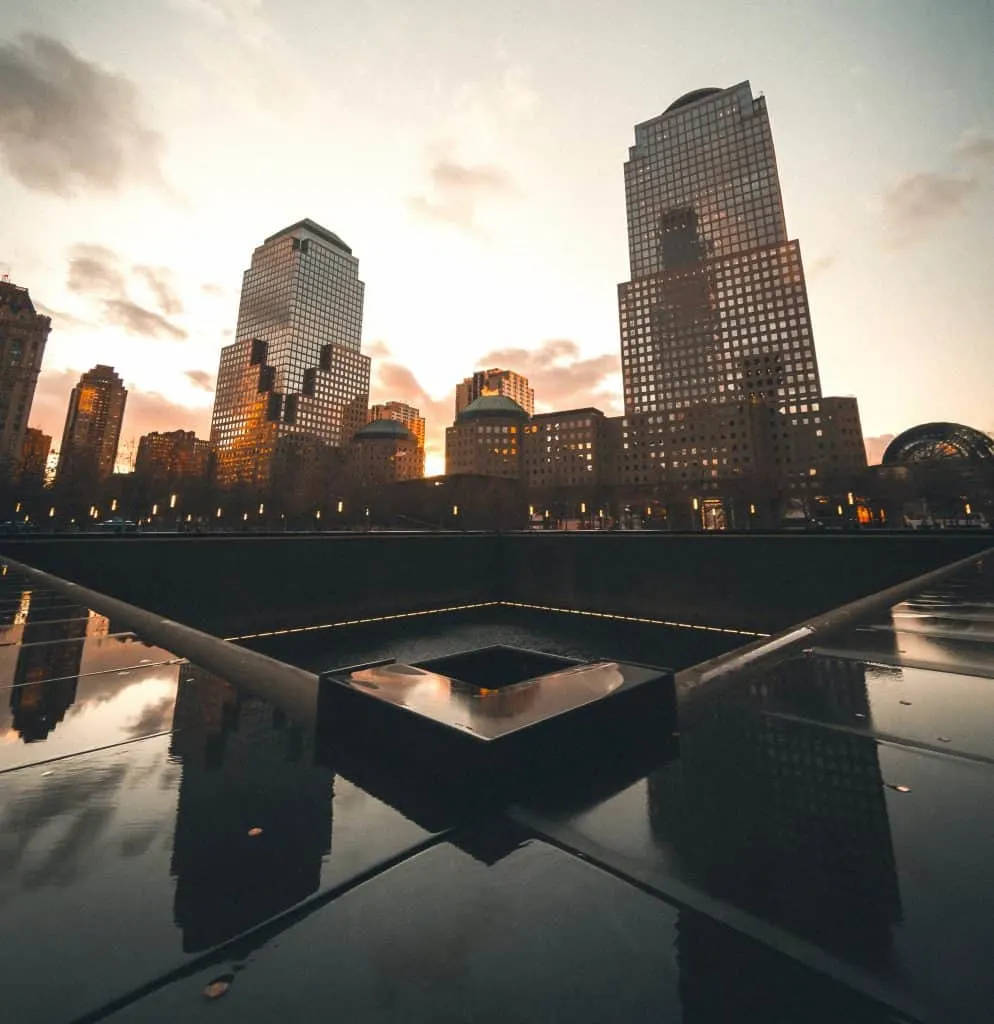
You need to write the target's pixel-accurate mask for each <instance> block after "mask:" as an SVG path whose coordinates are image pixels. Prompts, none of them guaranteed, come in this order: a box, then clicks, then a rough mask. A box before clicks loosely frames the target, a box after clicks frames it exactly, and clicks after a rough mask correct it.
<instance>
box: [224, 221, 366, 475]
mask: <svg viewBox="0 0 994 1024" xmlns="http://www.w3.org/2000/svg"><path fill="white" fill-rule="evenodd" d="M364 287H365V286H364V285H363V282H362V281H360V280H359V261H358V260H357V259H356V258H355V256H353V255H352V250H351V249H350V248H349V247H348V246H347V245H346V244H345V243H344V242H343V241H342V240H341V239H340V238H339V237H338V236H337V235H335V234H333V233H332V232H330V231H328V230H326V229H325V228H323V227H321V226H320V225H318V224H315V223H314V222H313V221H310V220H303V221H299V222H298V223H296V224H292V225H290V226H289V227H287V228H284V229H283V230H282V231H278V232H277V233H276V234H274V235H270V236H269V238H267V239H266V240H265V242H263V244H262V245H261V246H259V247H258V248H257V249H256V250H255V252H254V253H253V254H252V264H251V266H250V267H249V269H248V270H246V271H245V275H244V278H243V282H242V294H241V300H240V303H239V308H238V325H237V328H236V331H235V341H234V342H233V343H232V344H231V345H227V346H225V347H224V348H223V349H222V350H221V359H220V366H219V370H218V378H217V390H216V394H215V398H214V414H213V418H212V422H211V444H212V445H213V446H214V448H215V451H216V453H217V474H218V481H219V483H221V484H222V485H225V486H227V485H232V484H248V485H254V486H259V485H266V484H268V483H270V481H271V475H272V470H273V459H274V455H275V453H276V450H277V443H278V441H279V439H280V438H282V437H286V436H288V435H309V436H310V437H313V438H316V439H317V440H318V441H320V442H322V443H324V444H325V445H328V446H330V447H335V448H340V447H342V446H343V445H345V444H346V443H347V442H348V441H349V440H351V438H352V436H353V434H354V433H355V432H356V430H358V429H359V428H360V427H361V426H362V425H363V424H364V423H365V422H366V410H367V406H368V402H369V397H368V396H369V369H370V360H369V357H368V356H365V355H363V354H362V353H361V352H360V336H361V332H362V308H363V291H364Z"/></svg>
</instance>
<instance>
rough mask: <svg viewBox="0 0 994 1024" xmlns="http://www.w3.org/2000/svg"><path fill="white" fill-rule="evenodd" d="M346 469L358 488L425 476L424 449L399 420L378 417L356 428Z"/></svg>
mask: <svg viewBox="0 0 994 1024" xmlns="http://www.w3.org/2000/svg"><path fill="white" fill-rule="evenodd" d="M349 468H350V471H351V476H352V479H353V480H354V481H355V483H356V484H358V485H359V486H360V487H375V486H378V485H380V484H388V483H393V482H394V481H396V480H417V479H419V478H420V477H423V476H424V449H423V448H421V449H419V447H418V441H417V438H416V437H415V436H414V434H413V433H412V432H411V431H410V430H409V429H408V428H407V427H406V426H405V425H404V424H403V423H401V422H400V421H399V420H392V419H378V420H373V421H372V422H371V423H367V424H366V426H364V427H363V428H362V429H361V430H358V431H356V435H355V437H354V438H353V439H352V444H351V445H350V446H349Z"/></svg>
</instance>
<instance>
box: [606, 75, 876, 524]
mask: <svg viewBox="0 0 994 1024" xmlns="http://www.w3.org/2000/svg"><path fill="white" fill-rule="evenodd" d="M625 199H626V205H627V212H628V244H629V260H630V265H631V274H632V279H631V280H630V281H627V282H625V283H623V284H620V285H619V286H618V311H619V320H620V333H621V363H622V373H623V381H624V396H625V416H624V417H623V419H622V420H621V422H620V424H619V425H618V427H619V432H618V436H617V444H618V452H619V460H618V462H617V467H618V471H619V478H620V480H621V481H622V482H626V483H638V484H656V483H665V484H672V485H677V486H678V487H679V488H681V489H684V490H686V489H688V488H690V489H693V490H694V491H698V492H699V491H700V490H702V489H703V490H708V489H710V490H712V491H714V490H723V489H726V488H725V482H727V481H731V480H735V481H738V482H739V483H741V484H742V487H739V488H738V490H737V491H734V490H733V491H728V493H738V494H739V498H740V499H741V500H743V501H744V502H745V505H746V506H748V507H753V506H754V504H755V502H754V501H750V500H746V499H745V491H744V490H743V488H752V491H751V492H750V493H751V494H752V498H753V499H755V498H758V496H759V495H758V493H757V491H758V490H760V489H766V490H770V489H772V490H777V489H783V488H786V489H787V490H788V491H789V490H795V491H810V490H812V489H818V488H820V487H821V486H822V483H821V482H822V480H823V479H825V477H826V476H834V477H838V476H839V475H840V474H842V473H844V472H852V471H854V470H858V469H859V468H861V467H863V466H865V464H866V462H865V453H864V452H863V449H862V441H861V438H860V430H859V410H858V408H857V406H856V400H855V399H854V398H838V399H832V400H823V398H822V394H821V383H820V380H819V376H818V363H817V359H816V357H815V348H814V340H813V337H812V332H811V317H810V313H809V310H808V296H807V289H806V286H805V281H804V268H803V265H802V262H801V252H800V247H799V245H798V243H797V241H796V240H791V239H789V238H788V235H787V227H786V222H785V220H784V213H783V202H782V200H781V196H780V179H779V176H778V173H777V164H776V157H775V155H774V152H773V138H772V135H771V133H770V123H769V118H768V116H767V112H766V101H765V99H764V98H763V97H762V96H760V97H758V98H756V97H753V95H752V89H751V87H750V85H749V83H748V82H742V83H740V84H739V85H735V86H732V87H731V88H729V89H697V90H695V91H694V92H689V93H687V94H686V95H684V96H681V97H680V98H679V99H678V100H676V101H675V102H674V103H671V104H670V106H669V107H668V108H667V109H666V110H665V111H664V112H663V113H662V114H660V115H659V116H658V117H656V118H653V119H652V120H650V121H645V122H643V123H642V124H638V125H636V126H635V145H634V146H632V147H631V148H630V150H629V154H628V161H627V163H626V164H625ZM826 401H828V402H829V404H830V405H831V408H828V407H826V405H825V402H826ZM688 500H690V501H692V502H697V500H698V499H697V497H694V496H693V495H690V494H688ZM714 500H715V501H718V500H720V499H718V498H715V499H714ZM693 507H694V508H695V509H697V508H698V505H697V504H694V505H693ZM733 519H734V516H733Z"/></svg>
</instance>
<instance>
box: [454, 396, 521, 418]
mask: <svg viewBox="0 0 994 1024" xmlns="http://www.w3.org/2000/svg"><path fill="white" fill-rule="evenodd" d="M491 418H492V419H508V418H511V419H523V420H526V419H528V413H527V412H525V410H524V409H522V408H521V406H520V405H518V403H517V402H516V401H515V400H514V399H513V398H508V397H507V396H506V395H480V397H479V398H477V399H475V400H474V401H472V402H470V403H469V405H467V406H466V408H465V409H463V410H462V411H461V412H460V413H459V415H458V416H457V417H456V419H457V420H459V421H460V422H461V421H462V420H475V419H491Z"/></svg>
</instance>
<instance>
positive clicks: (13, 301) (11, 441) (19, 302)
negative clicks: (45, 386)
mask: <svg viewBox="0 0 994 1024" xmlns="http://www.w3.org/2000/svg"><path fill="white" fill-rule="evenodd" d="M51 329H52V321H51V320H50V319H49V318H48V317H47V316H42V315H41V314H40V313H38V312H37V311H36V310H35V307H34V304H33V303H32V302H31V296H30V295H29V294H28V290H27V288H18V287H17V285H14V284H11V283H10V281H8V280H6V278H4V279H3V280H0V471H3V472H8V473H9V472H11V471H12V470H13V469H14V468H16V466H17V463H18V462H19V461H20V458H21V449H22V446H23V444H24V430H25V428H26V427H27V425H28V413H29V412H30V411H31V403H32V401H33V400H34V395H35V385H36V384H37V383H38V371H39V370H40V369H41V357H42V356H43V355H44V353H45V342H46V341H47V339H48V332H49V331H50V330H51Z"/></svg>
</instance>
